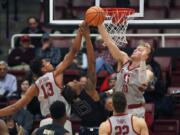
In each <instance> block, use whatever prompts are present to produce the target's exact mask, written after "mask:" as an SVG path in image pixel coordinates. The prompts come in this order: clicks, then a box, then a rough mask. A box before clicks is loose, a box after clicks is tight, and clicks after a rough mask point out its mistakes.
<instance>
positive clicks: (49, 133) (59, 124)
mask: <svg viewBox="0 0 180 135" xmlns="http://www.w3.org/2000/svg"><path fill="white" fill-rule="evenodd" d="M50 113H51V117H52V119H53V122H52V124H48V125H45V126H43V127H40V128H39V129H37V131H36V135H44V134H46V135H69V134H68V131H67V130H65V129H64V127H63V126H64V124H65V122H66V119H67V116H66V108H65V104H64V103H63V102H61V101H55V102H53V103H52V105H51V106H50Z"/></svg>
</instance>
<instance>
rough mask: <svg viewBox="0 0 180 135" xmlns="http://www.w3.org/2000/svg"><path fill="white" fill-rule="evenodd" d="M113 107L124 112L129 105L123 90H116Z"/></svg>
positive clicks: (119, 111)
mask: <svg viewBox="0 0 180 135" xmlns="http://www.w3.org/2000/svg"><path fill="white" fill-rule="evenodd" d="M112 102H113V108H114V111H115V112H116V113H124V112H125V110H126V107H127V101H126V97H125V95H124V93H123V92H119V91H118V92H115V93H114V94H113V96H112Z"/></svg>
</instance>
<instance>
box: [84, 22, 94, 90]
mask: <svg viewBox="0 0 180 135" xmlns="http://www.w3.org/2000/svg"><path fill="white" fill-rule="evenodd" d="M81 32H82V34H83V36H84V37H85V40H86V50H87V60H88V71H87V77H88V83H87V87H86V90H87V91H93V90H96V70H95V54H94V50H93V45H92V42H91V38H90V32H89V27H88V26H87V25H86V24H85V23H84V24H82V26H81Z"/></svg>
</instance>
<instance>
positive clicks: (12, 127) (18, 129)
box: [5, 116, 26, 135]
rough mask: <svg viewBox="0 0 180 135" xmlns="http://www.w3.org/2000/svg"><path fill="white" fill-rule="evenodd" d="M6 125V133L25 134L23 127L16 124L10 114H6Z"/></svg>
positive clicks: (12, 134) (13, 134) (11, 134)
mask: <svg viewBox="0 0 180 135" xmlns="http://www.w3.org/2000/svg"><path fill="white" fill-rule="evenodd" d="M5 121H6V125H7V128H8V131H9V134H8V135H26V134H25V132H24V129H23V127H22V126H21V125H18V124H17V123H16V122H15V121H14V119H13V117H12V116H7V117H6V118H5Z"/></svg>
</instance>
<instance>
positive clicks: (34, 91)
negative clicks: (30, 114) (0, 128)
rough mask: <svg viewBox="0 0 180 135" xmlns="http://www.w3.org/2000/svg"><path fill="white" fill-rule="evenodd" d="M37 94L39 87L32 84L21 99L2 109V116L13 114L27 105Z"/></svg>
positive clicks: (0, 113)
mask: <svg viewBox="0 0 180 135" xmlns="http://www.w3.org/2000/svg"><path fill="white" fill-rule="evenodd" d="M36 95H37V87H36V86H35V85H31V87H30V88H29V89H28V90H27V92H26V93H25V95H24V97H22V98H21V99H19V100H18V101H17V102H16V103H14V104H12V105H9V106H7V107H5V108H3V109H0V117H3V116H8V115H11V114H13V113H15V112H17V111H18V110H20V109H21V108H23V107H24V106H26V105H27V104H28V103H29V102H30V101H31V100H32V98H33V97H34V96H36Z"/></svg>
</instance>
